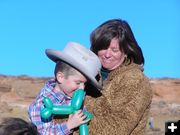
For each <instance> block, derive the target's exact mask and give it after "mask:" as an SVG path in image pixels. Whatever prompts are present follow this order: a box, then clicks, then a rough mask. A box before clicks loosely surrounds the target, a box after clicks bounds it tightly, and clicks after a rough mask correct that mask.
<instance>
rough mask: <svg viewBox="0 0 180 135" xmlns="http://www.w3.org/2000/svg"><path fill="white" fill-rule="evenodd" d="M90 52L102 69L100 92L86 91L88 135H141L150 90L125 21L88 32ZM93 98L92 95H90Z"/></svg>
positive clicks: (131, 33)
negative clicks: (90, 114) (98, 94)
mask: <svg viewBox="0 0 180 135" xmlns="http://www.w3.org/2000/svg"><path fill="white" fill-rule="evenodd" d="M90 38H91V50H92V51H93V52H94V53H95V54H97V55H98V57H99V59H100V61H101V63H102V66H103V68H102V69H101V75H102V79H103V81H102V82H103V89H102V90H101V91H100V96H96V97H95V96H94V95H95V94H94V93H92V91H91V90H88V88H87V96H86V99H85V106H86V107H87V110H88V111H90V112H91V113H92V114H93V119H92V121H91V122H90V124H89V134H90V135H144V134H145V130H146V126H147V120H148V113H149V110H150V105H151V102H152V89H151V86H150V83H149V80H148V78H147V77H146V76H145V75H144V73H143V70H144V69H143V66H144V56H143V53H142V50H141V48H140V46H139V45H138V43H137V41H136V39H135V37H134V34H133V32H132V30H131V28H130V26H129V24H128V23H127V22H126V21H125V20H121V19H112V20H108V21H106V22H104V23H103V24H101V25H100V26H98V27H97V28H96V29H95V30H94V31H93V32H92V33H91V37H90ZM92 95H93V96H92Z"/></svg>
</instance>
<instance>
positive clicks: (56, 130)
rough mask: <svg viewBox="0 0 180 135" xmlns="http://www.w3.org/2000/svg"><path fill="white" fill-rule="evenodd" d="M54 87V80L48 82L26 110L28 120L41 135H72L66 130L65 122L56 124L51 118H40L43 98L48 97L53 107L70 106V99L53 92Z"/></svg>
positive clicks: (62, 94) (59, 92)
mask: <svg viewBox="0 0 180 135" xmlns="http://www.w3.org/2000/svg"><path fill="white" fill-rule="evenodd" d="M55 85H56V81H55V80H54V79H51V80H49V81H48V82H47V83H46V84H45V86H44V87H43V88H42V90H41V91H40V92H39V94H38V95H37V97H36V99H35V101H34V102H32V104H31V105H30V106H29V109H28V114H29V118H30V119H31V121H32V122H33V123H34V124H35V125H36V126H37V128H38V131H39V133H40V134H41V135H69V134H71V133H72V131H69V130H68V128H67V124H66V122H63V123H56V122H54V121H53V116H52V117H50V118H49V119H42V118H41V115H40V111H41V109H43V108H44V104H43V102H42V101H43V99H44V97H49V98H50V99H51V101H52V102H53V104H54V105H65V106H68V105H70V104H71V98H70V97H68V96H67V95H65V94H64V93H63V92H61V91H58V92H57V91H55V89H54V87H55Z"/></svg>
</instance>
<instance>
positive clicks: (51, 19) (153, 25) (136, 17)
mask: <svg viewBox="0 0 180 135" xmlns="http://www.w3.org/2000/svg"><path fill="white" fill-rule="evenodd" d="M179 6H180V1H179V0H151V1H144V0H136V1H135V0H90V1H84V0H76V1H72V0H0V51H1V53H0V74H4V75H15V76H16V75H28V76H34V77H43V76H44V77H49V76H53V70H54V66H55V65H54V63H53V62H51V61H50V60H49V59H48V58H47V57H46V55H45V53H44V50H45V49H46V48H52V49H57V50H62V49H63V48H64V46H65V45H66V43H67V42H69V41H76V42H79V43H81V44H84V45H85V46H86V47H88V48H89V47H90V41H89V35H90V33H91V31H92V30H93V29H94V28H96V27H97V26H98V25H100V24H101V23H103V22H104V21H106V20H108V19H113V18H121V19H124V20H126V21H128V23H129V24H130V26H131V28H132V30H133V32H134V35H135V37H136V39H137V41H138V43H139V45H140V46H141V48H142V50H143V53H144V57H145V74H146V75H147V76H148V77H150V78H161V77H170V78H180V60H179V59H180V53H179V51H180V15H179V13H180V8H179Z"/></svg>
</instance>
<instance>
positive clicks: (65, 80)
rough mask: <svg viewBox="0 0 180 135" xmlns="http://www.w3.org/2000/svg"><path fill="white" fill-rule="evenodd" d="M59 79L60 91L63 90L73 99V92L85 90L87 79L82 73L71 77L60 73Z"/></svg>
mask: <svg viewBox="0 0 180 135" xmlns="http://www.w3.org/2000/svg"><path fill="white" fill-rule="evenodd" d="M57 79H58V81H59V82H60V84H59V88H60V90H62V91H63V92H64V93H65V94H66V95H68V96H69V97H72V95H73V92H74V91H75V90H76V89H84V87H85V82H86V81H87V79H86V78H85V77H84V76H83V75H82V74H81V73H80V72H76V74H75V75H69V76H65V75H64V74H63V73H62V72H59V73H58V74H57Z"/></svg>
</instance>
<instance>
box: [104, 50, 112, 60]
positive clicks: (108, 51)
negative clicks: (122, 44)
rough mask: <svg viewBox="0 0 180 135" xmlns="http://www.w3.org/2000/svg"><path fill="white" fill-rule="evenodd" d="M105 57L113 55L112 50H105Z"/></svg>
mask: <svg viewBox="0 0 180 135" xmlns="http://www.w3.org/2000/svg"><path fill="white" fill-rule="evenodd" d="M104 55H105V57H106V58H108V57H110V56H111V51H110V50H109V49H107V50H106V51H105V54H104Z"/></svg>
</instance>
